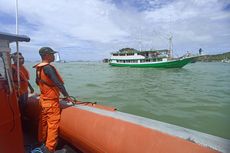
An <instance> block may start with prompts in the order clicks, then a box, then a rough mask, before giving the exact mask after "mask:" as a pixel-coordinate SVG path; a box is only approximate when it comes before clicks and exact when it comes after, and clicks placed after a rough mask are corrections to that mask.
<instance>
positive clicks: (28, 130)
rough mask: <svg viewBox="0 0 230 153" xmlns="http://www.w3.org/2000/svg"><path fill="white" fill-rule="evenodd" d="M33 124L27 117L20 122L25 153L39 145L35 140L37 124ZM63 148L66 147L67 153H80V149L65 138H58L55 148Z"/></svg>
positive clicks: (29, 152)
mask: <svg viewBox="0 0 230 153" xmlns="http://www.w3.org/2000/svg"><path fill="white" fill-rule="evenodd" d="M34 125H35V124H34V122H33V121H31V120H29V119H25V120H23V122H22V128H23V136H24V150H25V153H31V151H32V150H33V149H34V148H36V147H39V143H38V141H37V126H34ZM63 148H65V149H66V151H67V153H82V152H81V151H80V150H78V149H77V148H75V147H74V146H72V145H71V144H69V143H67V142H66V141H65V140H63V139H61V138H59V140H58V145H57V150H60V149H63ZM57 152H58V151H57Z"/></svg>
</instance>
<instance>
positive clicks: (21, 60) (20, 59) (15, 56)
mask: <svg viewBox="0 0 230 153" xmlns="http://www.w3.org/2000/svg"><path fill="white" fill-rule="evenodd" d="M11 57H12V59H13V61H14V64H17V60H18V59H19V65H23V64H24V57H23V56H22V53H20V52H18V57H17V52H15V53H13V54H11Z"/></svg>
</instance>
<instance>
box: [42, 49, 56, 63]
mask: <svg viewBox="0 0 230 153" xmlns="http://www.w3.org/2000/svg"><path fill="white" fill-rule="evenodd" d="M55 53H57V52H56V51H54V50H53V49H52V48H50V47H42V48H40V49H39V54H40V56H41V58H42V60H46V61H48V62H53V61H54V54H55Z"/></svg>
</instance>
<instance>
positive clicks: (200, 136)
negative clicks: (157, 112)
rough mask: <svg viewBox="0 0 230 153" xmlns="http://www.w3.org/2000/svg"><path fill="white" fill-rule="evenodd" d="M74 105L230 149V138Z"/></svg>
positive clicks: (198, 142) (139, 117) (224, 149)
mask: <svg viewBox="0 0 230 153" xmlns="http://www.w3.org/2000/svg"><path fill="white" fill-rule="evenodd" d="M65 105H66V104H65ZM73 107H75V108H78V109H81V110H85V111H90V112H93V113H96V114H100V115H104V116H107V117H111V118H115V119H118V120H122V121H126V122H130V123H133V124H136V125H139V126H143V127H146V128H149V129H152V130H156V131H159V132H162V133H165V134H168V135H171V136H175V137H179V138H182V139H184V140H187V141H191V142H193V143H196V144H199V145H201V146H204V147H209V148H212V149H214V150H217V151H220V152H223V153H227V152H229V151H230V140H228V139H225V138H221V137H218V136H214V135H210V134H206V133H203V132H199V131H195V130H192V129H187V128H184V127H180V126H177V125H173V124H169V123H165V122H161V121H157V120H154V119H149V118H145V117H141V116H136V115H133V114H128V113H123V112H119V111H113V112H111V111H107V110H102V109H99V108H93V107H89V106H82V105H75V106H73Z"/></svg>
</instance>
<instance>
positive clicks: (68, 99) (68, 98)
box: [64, 96, 76, 104]
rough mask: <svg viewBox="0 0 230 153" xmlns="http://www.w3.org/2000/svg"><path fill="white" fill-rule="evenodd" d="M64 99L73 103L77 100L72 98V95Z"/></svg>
mask: <svg viewBox="0 0 230 153" xmlns="http://www.w3.org/2000/svg"><path fill="white" fill-rule="evenodd" d="M64 100H65V101H67V102H71V103H73V104H75V103H76V102H75V100H73V99H72V98H71V97H69V96H68V97H65V98H64Z"/></svg>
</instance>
